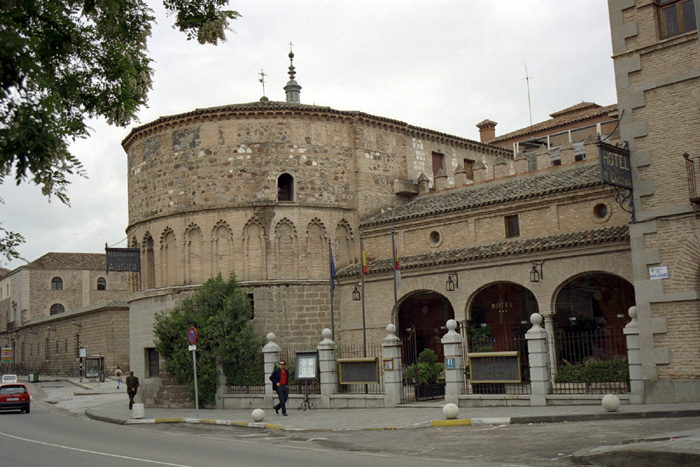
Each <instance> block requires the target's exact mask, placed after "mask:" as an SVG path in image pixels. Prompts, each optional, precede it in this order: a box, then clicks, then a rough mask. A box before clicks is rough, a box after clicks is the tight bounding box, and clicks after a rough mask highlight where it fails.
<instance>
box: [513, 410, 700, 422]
mask: <svg viewBox="0 0 700 467" xmlns="http://www.w3.org/2000/svg"><path fill="white" fill-rule="evenodd" d="M682 417H700V410H670V411H650V412H602V413H597V414H571V415H543V416H533V417H511V418H510V423H511V424H514V425H515V424H528V423H560V422H590V421H597V420H623V419H640V418H682Z"/></svg>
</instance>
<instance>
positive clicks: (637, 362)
mask: <svg viewBox="0 0 700 467" xmlns="http://www.w3.org/2000/svg"><path fill="white" fill-rule="evenodd" d="M627 313H628V314H629V315H630V318H632V321H630V322H629V323H627V325H626V326H625V327H624V329H623V330H622V332H623V333H624V334H625V339H626V340H627V367H628V368H629V372H630V404H643V403H644V381H643V377H642V349H641V347H642V346H641V340H640V339H639V322H638V321H637V307H636V306H631V307H630V309H629V311H628V312H627Z"/></svg>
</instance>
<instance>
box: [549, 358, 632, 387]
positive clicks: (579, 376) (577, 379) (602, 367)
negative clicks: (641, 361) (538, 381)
mask: <svg viewBox="0 0 700 467" xmlns="http://www.w3.org/2000/svg"><path fill="white" fill-rule="evenodd" d="M629 379H630V375H629V369H628V367H627V363H624V362H618V361H616V360H609V361H606V362H591V363H587V364H583V363H576V364H575V365H564V366H560V367H559V369H558V370H557V374H556V376H555V378H554V382H556V383H606V382H626V381H629Z"/></svg>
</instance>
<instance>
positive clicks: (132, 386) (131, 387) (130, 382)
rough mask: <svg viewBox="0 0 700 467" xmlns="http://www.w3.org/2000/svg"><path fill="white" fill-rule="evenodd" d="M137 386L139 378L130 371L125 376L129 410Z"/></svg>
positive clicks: (132, 403) (132, 404)
mask: <svg viewBox="0 0 700 467" xmlns="http://www.w3.org/2000/svg"><path fill="white" fill-rule="evenodd" d="M138 388H139V379H138V378H137V377H136V376H134V372H133V371H130V372H129V376H127V377H126V393H127V394H128V395H129V410H131V408H132V407H133V406H134V397H135V396H136V390H137V389H138Z"/></svg>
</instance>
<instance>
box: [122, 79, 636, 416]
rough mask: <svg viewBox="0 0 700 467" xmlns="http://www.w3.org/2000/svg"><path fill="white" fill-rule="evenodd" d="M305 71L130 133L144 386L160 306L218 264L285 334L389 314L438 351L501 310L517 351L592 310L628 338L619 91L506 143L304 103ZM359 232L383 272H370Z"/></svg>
mask: <svg viewBox="0 0 700 467" xmlns="http://www.w3.org/2000/svg"><path fill="white" fill-rule="evenodd" d="M290 70H293V67H290ZM290 78H291V79H290V83H293V85H289V84H288V86H287V87H286V88H285V90H286V91H287V101H286V102H272V101H268V100H267V99H266V98H263V99H261V101H260V102H254V103H249V104H236V105H227V106H221V107H214V108H208V109H197V110H194V111H192V112H187V113H183V114H179V115H172V116H167V117H161V118H159V119H157V120H155V121H153V122H150V123H147V124H145V125H142V126H139V127H137V128H134V129H133V130H132V131H131V132H130V133H129V134H128V135H127V137H126V138H125V139H124V141H123V143H122V145H123V147H124V150H125V152H126V154H127V159H128V175H129V182H128V183H129V190H128V192H129V225H128V227H127V234H128V238H129V246H130V247H132V248H139V249H140V251H141V262H142V267H141V280H140V284H141V286H140V287H135V288H134V289H133V292H132V294H130V297H129V305H130V322H131V333H130V336H131V339H130V341H131V367H132V369H134V370H135V371H136V372H137V373H139V374H143V375H144V376H145V378H144V381H143V383H142V386H143V391H142V394H143V398H144V401H145V402H146V403H147V404H151V403H155V401H159V400H162V392H163V385H164V384H166V382H165V380H164V379H163V378H164V377H165V376H166V375H164V374H161V370H160V368H159V357H158V355H157V353H156V352H155V349H154V347H155V344H154V341H153V331H152V329H153V321H154V316H155V314H156V313H157V312H158V311H167V310H170V309H172V308H173V307H174V306H175V305H177V304H178V303H179V302H180V301H181V300H182V298H183V297H185V296H187V295H188V294H190V293H191V292H192V291H194V290H196V288H197V287H198V286H199V285H200V284H201V283H202V282H204V281H205V280H206V279H207V278H209V277H212V276H214V275H216V274H218V273H222V274H223V275H224V276H227V275H228V274H230V273H232V272H233V273H235V274H236V277H237V279H238V280H239V282H240V283H241V284H242V285H243V286H245V287H251V288H252V292H251V298H252V300H253V307H254V320H253V323H254V325H255V327H256V328H257V329H258V331H259V332H261V333H268V332H273V333H275V334H276V335H277V339H278V342H284V343H285V344H287V345H289V344H297V345H309V346H312V345H315V344H316V343H317V339H318V336H319V334H320V331H321V330H322V329H323V328H326V327H328V328H330V327H331V323H332V322H333V325H334V332H335V336H336V340H337V341H341V342H343V343H350V344H361V343H363V342H364V341H365V339H366V340H369V341H373V342H378V341H379V340H381V338H382V337H384V335H385V333H386V332H385V327H386V325H387V323H389V322H392V323H395V324H396V325H397V328H399V332H401V333H403V334H402V335H400V337H402V339H404V340H405V341H406V342H412V343H413V346H414V349H415V350H416V351H418V350H419V349H421V348H424V347H429V348H433V349H434V350H436V351H437V352H438V353H440V352H441V350H440V349H441V346H440V345H439V339H440V337H441V335H442V334H444V326H445V322H446V321H447V319H451V318H455V319H457V320H458V321H460V322H461V323H462V331H463V332H464V333H465V335H466V334H468V330H469V329H475V330H480V329H481V330H483V329H489V331H490V336H489V338H490V339H492V341H493V343H492V346H493V345H495V346H496V347H499V346H501V347H504V348H505V347H509V350H510V347H512V346H513V345H516V346H518V345H521V344H522V343H523V342H524V340H523V336H524V332H525V330H526V329H527V327H528V321H527V320H528V317H529V315H530V314H531V313H534V312H536V311H539V312H540V313H542V314H543V315H544V317H545V325H546V328H547V330H548V332H549V334H550V336H551V339H550V347H551V353H552V354H553V355H554V354H557V352H559V353H560V354H561V351H560V349H558V348H557V339H556V338H557V336H558V335H560V334H561V333H565V332H567V331H571V330H572V328H576V327H577V326H583V325H588V326H591V327H595V328H596V329H600V330H604V331H605V332H608V333H609V334H611V335H615V336H617V337H622V327H623V326H624V324H626V323H627V322H628V321H629V317H628V316H627V314H626V311H627V309H628V308H629V307H630V306H632V305H633V304H634V291H633V288H632V285H631V281H632V274H631V270H630V267H629V265H630V262H631V259H630V249H629V233H628V227H627V222H628V213H627V212H626V211H625V210H624V209H623V208H622V207H620V205H619V204H618V203H617V202H616V201H615V199H614V195H613V194H612V193H611V192H610V190H608V189H607V188H605V187H601V184H600V177H599V168H598V148H597V145H596V138H595V136H599V137H601V138H603V139H608V140H610V139H612V140H615V138H616V134H615V132H614V128H615V125H613V123H616V120H615V112H614V110H615V108H614V106H610V107H606V108H602V109H603V110H599V108H598V106H596V105H595V104H586V105H584V106H583V107H586V109H587V110H586V109H581V108H580V107H581V106H575V108H572V109H569V110H568V111H567V112H564V113H563V114H566V115H569V116H570V115H571V114H574V113H577V112H584V110H586V111H587V112H592V113H595V114H596V115H595V116H594V117H585V118H582V120H578V121H583V122H585V124H582V126H585V127H586V131H587V132H588V133H587V135H586V138H584V140H583V141H579V140H578V139H576V138H575V137H573V136H571V135H577V134H579V133H577V130H576V128H575V127H572V125H574V123H575V122H576V121H577V120H576V119H575V118H569V117H567V118H565V119H563V120H560V123H561V125H559V126H558V125H551V126H548V127H547V128H546V129H547V130H549V133H546V132H545V133H540V134H538V137H544V141H547V140H549V143H550V144H549V146H548V145H547V144H544V143H543V144H542V145H541V147H540V148H539V149H538V151H536V155H535V157H534V163H533V162H532V161H528V159H527V158H526V157H525V155H524V153H522V151H520V152H517V153H514V151H513V150H512V149H511V147H499V146H496V145H493V144H486V143H482V142H476V141H471V140H467V139H464V138H460V137H457V136H453V135H447V134H443V133H439V132H435V131H432V130H429V129H424V128H419V127H415V126H412V125H410V124H407V123H404V122H400V121H396V120H391V119H387V118H383V117H378V116H374V115H369V114H365V113H362V112H356V111H352V112H349V111H340V110H335V109H332V108H329V107H321V106H316V105H304V104H301V103H300V99H299V89H300V87H299V85H298V83H297V82H296V81H295V80H294V74H293V71H292V72H290ZM591 118H593V119H595V118H597V119H599V121H594V122H593V124H592V126H591V125H590V123H591V120H590V119H591ZM564 121H566V123H563V122H564ZM601 122H602V123H603V124H597V123H601ZM567 125H568V126H567ZM591 128H592V130H591ZM569 130H571V131H569ZM561 131H563V132H564V133H561ZM562 134H564V135H565V136H564V137H562ZM547 135H549V136H552V137H556V138H557V139H556V145H555V144H553V143H554V142H555V140H554V138H547ZM566 136H569V138H567V137H566ZM528 138H529V139H531V138H530V137H529V136H526V137H525V139H528ZM574 143H576V145H575V144H574ZM506 146H511V145H510V143H509V144H507V145H506ZM578 146H580V147H578ZM555 150H556V151H558V153H557V155H556V157H555V158H553V157H552V152H553V151H555ZM467 167H468V168H469V170H467ZM392 232H394V233H395V240H396V246H397V249H398V252H399V262H400V265H401V268H402V282H401V286H400V288H399V289H398V291H397V297H396V300H395V299H394V285H393V277H394V273H393V266H392V264H393V261H392V259H391V258H392V257H393V254H392ZM361 243H362V244H363V245H364V251H365V254H366V257H367V262H368V271H367V274H366V275H364V277H362V279H363V280H364V281H365V284H364V289H363V290H358V283H360V282H361V274H360V264H359V260H360V256H361V255H360V245H361ZM329 246H330V248H332V252H333V256H334V262H335V266H336V268H337V270H338V275H337V287H336V289H335V295H334V301H333V303H331V295H330V290H329V289H330V287H329V251H330V250H329ZM138 283H139V282H138V281H132V284H138ZM358 294H359V295H358ZM363 295H364V296H363ZM358 296H359V297H361V298H362V300H361V301H357V300H355V297H358ZM360 303H363V305H362V306H361V305H360ZM331 309H334V310H335V312H334V316H331V311H330V310H331ZM514 342H515V344H513V343H514ZM616 345H617V344H616ZM589 347H590V346H589ZM516 350H517V349H516ZM588 352H589V354H587V356H589V357H591V358H595V357H596V356H597V357H604V356H609V357H611V358H612V356H617V357H624V353H625V349H624V344H622V347H621V348H614V349H604V348H590V349H588ZM562 358H564V357H562ZM555 366H556V363H555Z"/></svg>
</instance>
